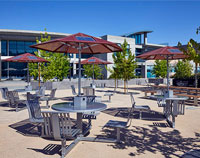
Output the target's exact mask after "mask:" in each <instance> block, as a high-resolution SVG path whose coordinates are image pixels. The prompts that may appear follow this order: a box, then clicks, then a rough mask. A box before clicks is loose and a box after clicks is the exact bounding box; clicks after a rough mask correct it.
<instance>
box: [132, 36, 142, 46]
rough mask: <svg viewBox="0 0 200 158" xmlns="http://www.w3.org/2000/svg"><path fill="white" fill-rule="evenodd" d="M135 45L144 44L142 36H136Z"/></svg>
mask: <svg viewBox="0 0 200 158" xmlns="http://www.w3.org/2000/svg"><path fill="white" fill-rule="evenodd" d="M134 37H135V44H142V40H141V34H138V35H135V36H134Z"/></svg>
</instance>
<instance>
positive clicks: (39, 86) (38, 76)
mask: <svg viewBox="0 0 200 158" xmlns="http://www.w3.org/2000/svg"><path fill="white" fill-rule="evenodd" d="M38 80H39V81H38V86H39V89H40V63H38Z"/></svg>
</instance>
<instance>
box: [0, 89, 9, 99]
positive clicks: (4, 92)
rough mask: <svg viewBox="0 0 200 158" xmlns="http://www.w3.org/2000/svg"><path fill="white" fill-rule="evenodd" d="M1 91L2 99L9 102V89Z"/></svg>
mask: <svg viewBox="0 0 200 158" xmlns="http://www.w3.org/2000/svg"><path fill="white" fill-rule="evenodd" d="M0 90H1V94H2V98H3V99H5V100H8V96H7V92H8V88H7V87H4V88H1V89H0Z"/></svg>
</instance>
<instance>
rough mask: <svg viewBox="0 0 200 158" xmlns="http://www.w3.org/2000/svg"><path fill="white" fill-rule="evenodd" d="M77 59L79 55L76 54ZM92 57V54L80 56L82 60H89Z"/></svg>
mask: <svg viewBox="0 0 200 158" xmlns="http://www.w3.org/2000/svg"><path fill="white" fill-rule="evenodd" d="M78 57H79V54H76V58H78ZM90 57H92V54H81V58H82V59H87V58H90Z"/></svg>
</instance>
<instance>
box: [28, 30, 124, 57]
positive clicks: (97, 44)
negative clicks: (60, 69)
mask: <svg viewBox="0 0 200 158" xmlns="http://www.w3.org/2000/svg"><path fill="white" fill-rule="evenodd" d="M79 43H80V46H81V53H82V54H99V53H110V52H117V51H122V49H121V48H120V47H119V46H118V45H117V44H115V43H112V42H109V41H106V40H103V39H100V38H96V37H93V36H90V35H86V34H83V33H77V34H73V35H70V36H67V37H64V38H59V39H55V40H51V41H47V42H43V43H39V44H36V45H32V46H30V47H32V48H37V49H42V50H46V51H51V52H59V53H66V52H67V53H79V52H78V44H79Z"/></svg>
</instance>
